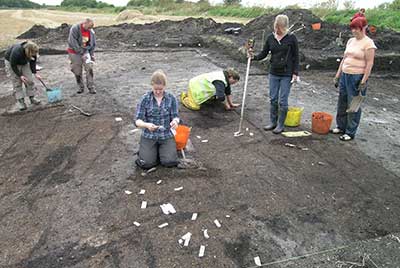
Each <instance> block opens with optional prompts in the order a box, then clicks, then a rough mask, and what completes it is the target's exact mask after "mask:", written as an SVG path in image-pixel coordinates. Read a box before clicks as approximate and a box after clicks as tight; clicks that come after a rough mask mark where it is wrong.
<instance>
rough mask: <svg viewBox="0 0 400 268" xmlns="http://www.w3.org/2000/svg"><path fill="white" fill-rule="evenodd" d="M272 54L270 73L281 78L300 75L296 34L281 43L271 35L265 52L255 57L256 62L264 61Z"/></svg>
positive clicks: (285, 37)
mask: <svg viewBox="0 0 400 268" xmlns="http://www.w3.org/2000/svg"><path fill="white" fill-rule="evenodd" d="M269 52H271V61H270V63H271V67H270V73H271V74H273V75H279V76H292V75H293V74H295V75H298V73H299V44H298V42H297V38H296V36H295V35H294V34H290V33H289V34H287V35H285V36H284V37H283V38H282V39H281V41H278V40H276V38H275V36H274V34H270V35H269V36H268V38H267V40H266V41H265V45H264V48H263V50H262V51H261V52H260V53H259V54H258V55H255V56H254V60H262V59H264V58H265V57H266V56H267V55H268V53H269Z"/></svg>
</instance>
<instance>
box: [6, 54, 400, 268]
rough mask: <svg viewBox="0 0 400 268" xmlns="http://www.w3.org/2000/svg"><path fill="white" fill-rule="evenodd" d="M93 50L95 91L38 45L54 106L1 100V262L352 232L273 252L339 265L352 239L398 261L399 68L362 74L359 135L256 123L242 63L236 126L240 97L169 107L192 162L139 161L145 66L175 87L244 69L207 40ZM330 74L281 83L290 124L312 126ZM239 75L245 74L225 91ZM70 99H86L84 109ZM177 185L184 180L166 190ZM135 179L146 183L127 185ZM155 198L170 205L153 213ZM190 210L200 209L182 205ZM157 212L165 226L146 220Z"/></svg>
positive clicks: (76, 261)
mask: <svg viewBox="0 0 400 268" xmlns="http://www.w3.org/2000/svg"><path fill="white" fill-rule="evenodd" d="M97 58H98V63H97V64H96V77H97V78H96V83H97V89H98V94H97V95H95V96H93V95H89V94H86V93H85V94H83V95H82V96H80V95H79V96H78V95H76V94H75V93H74V91H75V84H74V83H75V82H74V80H73V77H72V74H71V73H70V72H69V71H68V65H67V63H66V57H65V56H42V57H41V61H42V62H41V65H42V66H44V67H45V69H44V70H43V71H42V76H43V77H45V78H46V80H48V83H49V84H50V85H51V86H56V85H62V86H63V92H64V97H65V100H64V106H57V107H53V108H49V109H38V110H36V111H33V112H27V113H17V114H14V115H5V116H0V124H1V126H2V128H1V130H0V137H1V140H2V143H1V145H0V158H1V162H0V174H1V175H0V221H1V223H0V233H1V234H2V235H1V236H0V237H1V238H0V267H7V268H8V267H10V268H11V267H18V268H19V267H40V268H43V267H252V266H254V261H253V258H254V257H255V256H260V258H261V260H262V262H263V263H267V262H272V261H276V260H281V259H286V258H290V257H294V256H299V255H304V254H307V253H312V252H319V251H324V250H329V249H335V248H338V247H342V246H349V247H348V248H345V249H340V250H334V251H332V252H328V253H326V254H319V255H316V256H314V257H310V258H306V259H301V260H298V261H292V262H286V263H285V264H284V265H282V266H277V265H275V266H270V267H337V264H338V263H337V261H357V262H359V261H360V257H362V256H363V254H370V257H371V259H372V260H373V261H374V262H375V263H376V264H378V265H379V266H378V267H399V266H400V260H399V256H400V249H399V246H400V244H399V242H398V241H397V240H396V239H395V237H393V236H390V235H391V234H396V233H398V232H399V231H400V223H399V221H398V219H399V216H400V206H399V205H400V194H399V186H400V185H399V184H400V180H399V175H400V169H399V166H398V162H399V161H398V155H396V152H398V148H399V139H398V138H399V133H398V131H396V129H398V125H399V121H398V117H399V113H400V111H399V108H398V104H397V105H396V103H397V102H398V99H397V102H396V96H397V95H398V89H397V91H396V90H395V89H394V86H393V85H395V84H397V83H399V82H398V81H396V80H387V79H385V80H383V79H378V78H376V79H374V80H373V82H371V83H374V85H379V87H378V86H376V88H377V90H376V91H372V90H371V94H370V95H371V98H372V97H377V98H378V97H379V100H378V101H376V100H375V102H374V100H373V99H372V100H371V98H369V99H368V101H367V103H366V105H365V106H366V107H365V110H366V113H365V116H364V118H363V121H362V126H361V130H360V135H359V139H357V140H356V141H354V142H351V143H346V144H344V143H340V142H339V141H338V140H337V137H335V136H318V135H313V136H312V137H308V138H302V139H287V138H283V137H282V136H274V135H272V134H270V133H265V132H263V131H262V130H260V128H261V127H262V125H263V124H264V123H265V118H266V116H267V113H266V110H267V107H268V106H267V104H266V103H267V92H266V88H267V80H266V76H264V75H255V74H257V73H262V72H263V70H261V69H257V68H253V69H252V74H253V75H252V76H251V80H250V84H249V91H250V92H249V96H248V101H249V102H248V106H247V109H246V118H247V120H246V121H245V127H248V128H249V132H247V133H246V134H245V136H243V137H240V138H234V137H233V132H234V131H236V128H237V125H238V121H239V117H238V114H237V112H225V111H224V110H223V109H222V108H221V107H220V106H218V105H209V106H206V107H204V109H203V110H202V111H200V112H191V111H188V110H186V109H185V108H182V107H181V109H180V110H181V117H182V119H183V120H184V122H185V123H186V124H188V125H190V126H192V143H193V145H194V148H195V151H194V152H193V151H192V152H189V153H188V154H189V157H190V158H194V159H195V160H196V161H197V162H198V163H199V164H200V166H201V167H202V168H197V169H185V170H178V169H163V168H160V169H158V170H157V171H155V172H154V173H150V174H148V175H147V176H145V177H143V176H142V175H141V172H140V171H136V170H135V167H134V160H135V155H134V154H135V152H136V151H137V149H138V139H139V135H140V134H139V133H138V132H136V133H131V132H130V130H132V129H134V126H133V125H132V117H133V112H134V109H135V105H136V103H137V101H138V99H139V97H140V96H142V95H143V94H144V93H145V92H146V91H147V90H149V89H150V87H149V79H150V75H151V73H152V72H153V71H154V70H155V69H157V68H161V69H164V70H165V72H166V73H167V74H168V77H169V90H170V91H172V92H173V93H174V94H176V95H177V94H178V93H179V92H180V91H182V90H184V89H186V86H187V83H188V80H189V79H190V78H191V77H192V76H194V75H197V74H200V73H203V72H206V71H210V70H213V69H215V68H218V66H220V67H221V66H222V67H223V66H224V65H236V67H238V68H239V69H240V70H241V71H242V73H243V70H244V69H245V66H244V65H243V64H241V63H238V62H233V61H230V60H229V59H228V58H226V57H224V56H223V55H221V54H219V55H218V56H217V55H214V54H213V52H212V51H207V50H204V51H194V50H183V49H182V50H181V51H180V52H171V51H170V52H168V51H164V52H161V51H159V52H156V51H154V52H152V53H149V52H147V53H144V52H136V53H99V54H98V57H97ZM210 59H214V60H212V61H210ZM213 62H214V63H213ZM218 62H220V63H218ZM215 63H218V66H217V65H216V64H215ZM331 75H332V74H323V75H321V74H318V75H316V74H313V73H311V74H307V73H306V74H304V76H303V81H304V82H303V83H301V84H299V85H296V87H295V88H294V91H293V97H294V99H292V103H293V102H294V101H296V102H297V103H299V104H302V105H303V106H304V107H305V108H306V109H305V114H304V119H305V120H304V123H303V125H302V128H304V129H307V128H309V127H310V122H309V120H308V121H307V119H308V118H310V113H311V111H314V110H326V111H330V112H334V110H335V108H334V106H335V102H336V93H335V91H334V90H333V89H330V81H331V79H330V77H331ZM1 77H2V81H4V79H3V77H4V73H1ZM242 80H244V79H242ZM9 87H10V85H9V83H8V82H1V84H0V90H1V94H2V95H5V97H3V98H1V99H0V109H2V112H4V110H5V109H8V108H9V107H10V106H12V103H13V101H12V98H11V96H7V90H8V89H9ZM242 88H243V81H241V82H240V84H239V85H238V86H236V87H235V88H234V92H235V93H237V92H241V90H242ZM378 88H379V90H378ZM239 95H240V94H236V95H235V99H236V100H237V101H240V98H239V97H238V96H239ZM41 97H42V98H43V95H42V96H41ZM43 99H44V98H43ZM70 104H75V105H77V106H79V107H82V108H83V109H84V110H87V111H90V112H93V113H95V115H94V116H92V117H90V118H87V117H84V116H81V115H79V114H78V113H77V112H76V111H72V110H70ZM382 108H385V109H386V112H383V111H382ZM115 117H122V118H123V121H122V122H116V121H115ZM368 118H372V119H374V120H375V121H373V120H372V119H368ZM377 119H379V120H380V121H379V122H378V121H377ZM382 120H383V122H382ZM250 132H252V133H254V136H253V137H251V136H250V135H249V133H250ZM196 136H201V137H202V139H208V143H202V142H201V140H200V139H198V138H196ZM378 136H379V137H381V138H380V141H379V142H378V141H377V140H376V137H378ZM286 142H290V143H293V144H295V145H297V146H299V147H305V148H308V149H309V150H308V151H303V150H299V149H297V148H289V147H287V146H285V143H286ZM396 157H397V158H396ZM158 180H163V182H162V183H161V184H160V185H157V184H156V181H158ZM179 186H183V190H182V191H180V192H175V191H174V188H176V187H179ZM140 189H145V190H146V193H145V195H143V196H142V195H138V192H139V191H140ZM125 190H130V191H132V192H133V194H131V195H127V194H125V193H124V191H125ZM143 200H144V201H148V207H147V208H146V209H144V210H142V209H140V205H141V202H142V201H143ZM166 202H170V203H171V204H173V205H174V206H175V208H176V210H177V213H176V214H175V215H169V216H166V215H163V214H162V213H161V210H160V208H159V205H160V204H162V203H166ZM194 212H197V213H199V217H198V219H197V220H196V221H191V216H192V213H194ZM226 215H229V216H230V218H227V217H226ZM215 219H218V220H219V221H220V222H221V224H222V227H221V228H216V227H215V225H214V223H213V221H214V220H215ZM134 221H137V222H140V223H141V224H142V225H141V226H140V227H136V226H135V225H134V224H133V222H134ZM164 222H168V223H169V226H168V227H166V228H164V229H159V228H158V227H157V226H158V225H159V224H161V223H164ZM205 228H207V229H208V233H209V235H210V239H208V240H206V239H205V238H204V237H203V235H202V230H203V229H205ZM187 232H191V233H193V236H192V240H191V242H190V245H189V247H187V248H181V247H180V246H179V245H178V242H177V241H178V239H179V238H180V237H181V236H182V235H184V234H185V233H187ZM200 245H206V253H205V257H204V258H198V257H197V254H198V250H199V247H200ZM367 262H368V261H367ZM367 265H369V266H366V267H374V266H373V264H372V262H369V263H368V264H367ZM342 267H349V266H342Z"/></svg>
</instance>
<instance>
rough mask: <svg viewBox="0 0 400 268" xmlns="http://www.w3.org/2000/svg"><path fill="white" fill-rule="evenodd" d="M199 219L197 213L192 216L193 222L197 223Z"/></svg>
mask: <svg viewBox="0 0 400 268" xmlns="http://www.w3.org/2000/svg"><path fill="white" fill-rule="evenodd" d="M196 219H197V213H193V215H192V221H195V220H196Z"/></svg>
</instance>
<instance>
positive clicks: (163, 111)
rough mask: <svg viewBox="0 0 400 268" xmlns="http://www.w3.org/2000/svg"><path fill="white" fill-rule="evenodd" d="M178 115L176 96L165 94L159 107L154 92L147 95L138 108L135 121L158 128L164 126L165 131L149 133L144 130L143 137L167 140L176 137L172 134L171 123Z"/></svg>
mask: <svg viewBox="0 0 400 268" xmlns="http://www.w3.org/2000/svg"><path fill="white" fill-rule="evenodd" d="M178 116H179V115H178V102H177V100H176V98H175V96H174V95H172V94H170V93H168V92H164V97H163V99H162V101H161V104H160V106H158V103H157V100H156V98H155V97H154V94H153V91H150V92H148V93H146V94H145V95H144V96H143V97H142V99H141V100H140V102H139V103H138V105H137V108H136V115H135V121H136V120H138V119H141V120H143V121H144V122H146V123H153V124H154V125H156V126H163V127H164V130H160V129H159V130H156V131H153V132H151V131H149V130H148V129H144V130H143V132H142V136H143V137H145V138H147V139H152V140H166V139H169V138H172V137H173V136H174V135H173V133H172V132H171V126H170V123H171V121H172V120H173V119H174V118H177V117H178Z"/></svg>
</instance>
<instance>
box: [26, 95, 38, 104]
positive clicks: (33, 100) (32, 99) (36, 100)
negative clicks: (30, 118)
mask: <svg viewBox="0 0 400 268" xmlns="http://www.w3.org/2000/svg"><path fill="white" fill-rule="evenodd" d="M29 100H30V101H31V103H32V104H34V105H39V104H40V100H38V99H36V98H35V97H34V96H31V97H29Z"/></svg>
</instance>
